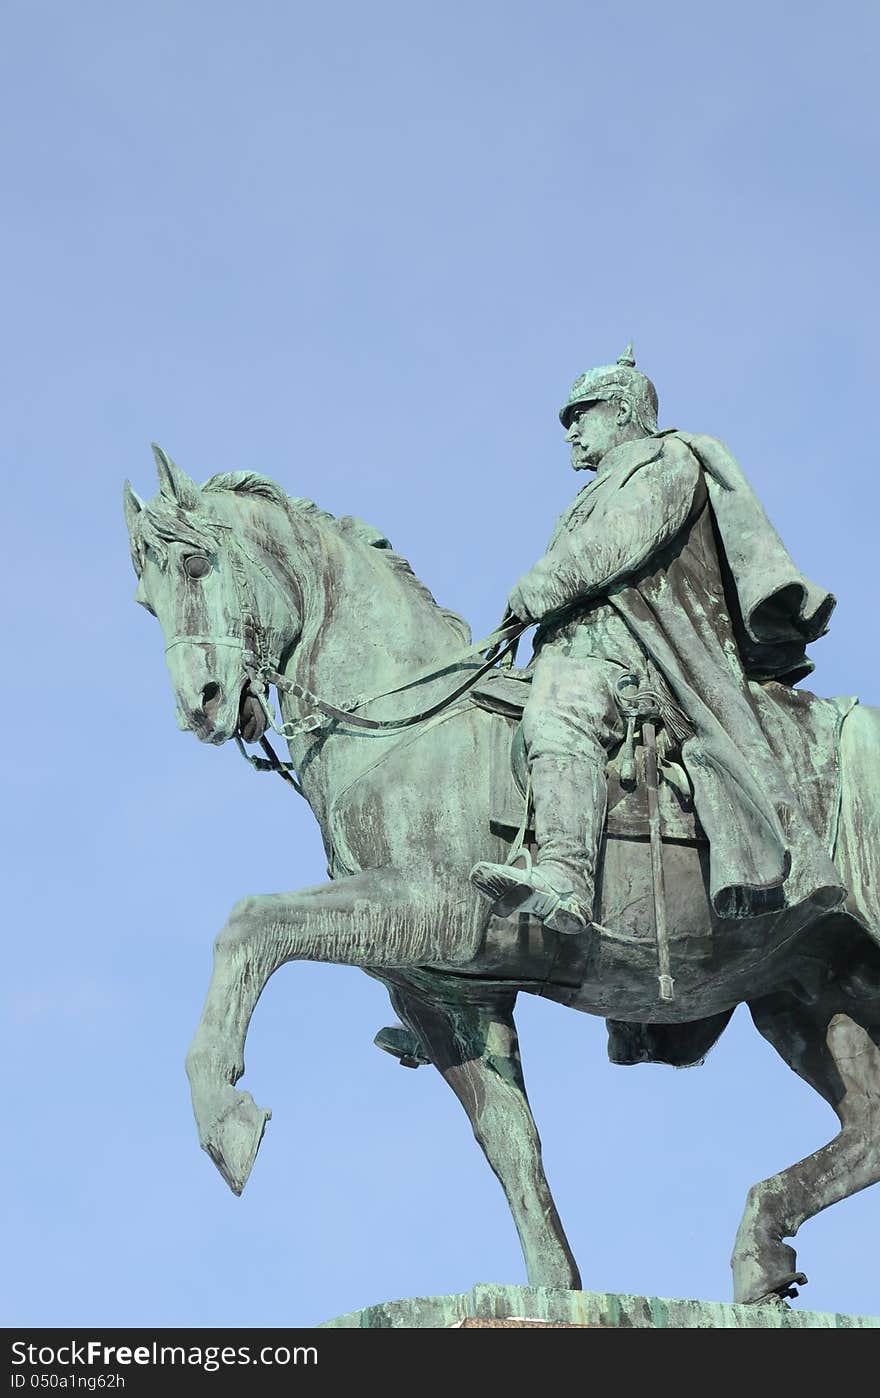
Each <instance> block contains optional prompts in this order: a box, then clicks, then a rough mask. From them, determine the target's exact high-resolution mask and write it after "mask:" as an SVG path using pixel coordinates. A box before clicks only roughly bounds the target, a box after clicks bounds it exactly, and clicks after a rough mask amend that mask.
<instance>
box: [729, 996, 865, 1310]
mask: <svg viewBox="0 0 880 1398" xmlns="http://www.w3.org/2000/svg"><path fill="white" fill-rule="evenodd" d="M840 1007H841V997H840V996H839V995H838V996H836V997H835V1003H834V1004H833V1005H831V1006H829V1005H828V1004H827V1003H826V1004H825V1005H823V1004H821V1003H820V1004H814V1005H804V1004H801V1003H799V1002H798V1001H796V1000H795V999H794V998H793V997H792V996H790V995H774V996H770V997H768V998H767V999H766V1000H760V1001H757V1002H756V1003H753V1004H751V1005H750V1006H749V1008H750V1010H751V1012H752V1018H753V1019H754V1021H755V1025H756V1027H757V1028H758V1030H759V1031H760V1032H761V1033H762V1034H763V1035H764V1037H765V1038H766V1039H768V1040H769V1041H770V1043H771V1044H772V1045H773V1047H774V1048H775V1049H776V1050H777V1052H778V1053H779V1054H780V1055H781V1057H782V1058H783V1059H784V1060H785V1062H786V1063H787V1064H788V1065H789V1067H790V1068H793V1069H794V1071H795V1072H796V1073H797V1074H798V1076H799V1077H802V1078H804V1079H805V1081H806V1082H808V1083H809V1084H810V1086H811V1087H814V1088H815V1089H816V1091H817V1092H819V1093H820V1094H821V1095H822V1096H823V1097H824V1098H825V1100H826V1101H827V1102H828V1103H830V1105H831V1106H832V1107H833V1108H834V1111H835V1112H836V1114H837V1116H838V1118H839V1120H840V1132H839V1133H838V1135H837V1136H835V1138H834V1140H833V1141H830V1142H829V1144H828V1145H827V1146H823V1147H822V1149H821V1150H817V1151H815V1152H814V1153H813V1154H812V1155H808V1156H807V1157H806V1159H804V1160H801V1161H799V1162H798V1164H797V1165H792V1166H791V1167H790V1168H789V1169H787V1170H783V1171H782V1172H781V1173H780V1174H778V1175H773V1176H771V1177H770V1178H769V1179H766V1180H763V1181H762V1182H761V1183H760V1184H756V1185H755V1186H754V1187H753V1188H752V1189H750V1190H749V1194H748V1198H747V1200H746V1208H745V1213H744V1214H743V1218H742V1222H741V1223H740V1226H739V1232H738V1234H737V1239H736V1245H735V1248H734V1253H733V1259H732V1266H733V1277H734V1298H735V1300H737V1301H746V1302H756V1301H762V1300H772V1299H775V1298H780V1297H784V1296H786V1295H789V1294H794V1293H793V1292H792V1291H791V1290H790V1288H791V1287H792V1284H793V1283H795V1282H797V1283H803V1281H805V1280H806V1278H804V1276H803V1274H802V1273H799V1272H798V1271H797V1270H796V1267H797V1262H796V1256H795V1252H794V1249H793V1248H790V1247H789V1246H788V1245H787V1244H786V1243H783V1241H782V1239H783V1238H793V1237H794V1235H795V1234H796V1233H797V1231H798V1229H799V1228H800V1226H801V1224H802V1223H805V1222H806V1220H807V1219H809V1218H812V1217H813V1216H814V1215H815V1214H818V1213H821V1211H822V1210H823V1209H827V1208H828V1206H829V1205H830V1204H836V1203H839V1202H840V1200H841V1199H846V1198H847V1197H848V1196H849V1195H850V1194H856V1193H857V1192H858V1191H859V1190H860V1189H866V1188H867V1186H868V1185H869V1184H875V1183H876V1182H877V1181H878V1180H880V1014H878V1013H877V1012H876V1011H875V1012H874V1013H873V1014H872V1015H870V1016H867V1017H866V1016H864V1015H863V1014H861V1013H859V1014H858V1018H859V1021H861V1022H857V1021H856V1019H854V1018H851V1016H850V1015H849V1014H844V1013H840V1012H839V1011H840ZM849 1008H850V1009H851V1010H852V1014H853V1015H855V1014H856V1013H857V1011H856V1010H855V1009H854V1008H853V1007H852V1006H851V1005H850V1006H849Z"/></svg>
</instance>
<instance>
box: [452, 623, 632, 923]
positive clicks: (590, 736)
mask: <svg viewBox="0 0 880 1398" xmlns="http://www.w3.org/2000/svg"><path fill="white" fill-rule="evenodd" d="M626 673H627V671H626V669H625V667H624V666H622V665H618V664H615V663H614V662H612V661H607V660H600V659H597V658H596V657H593V656H584V657H578V658H573V657H572V656H570V655H568V654H566V653H565V651H564V650H563V649H562V647H560V648H559V649H556V648H555V647H549V646H547V647H545V648H544V649H543V650H542V652H541V655H540V659H539V661H538V664H537V666H536V667H535V676H534V679H533V681H532V693H531V697H530V698H529V702H528V704H527V705H526V709H525V713H524V714H523V737H524V739H525V744H526V751H527V754H528V762H529V773H530V776H531V782H532V798H533V801H534V807H535V835H536V839H537V844H538V856H537V859H536V861H535V864H534V867H533V868H528V867H526V868H525V869H520V868H517V867H513V866H510V865H503V864H490V863H487V862H484V863H480V864H476V865H475V866H474V868H473V869H472V871H471V880H472V882H473V883H474V884H475V886H476V887H477V888H478V889H479V890H480V892H481V893H482V894H483V895H484V897H486V898H488V899H489V901H490V902H491V903H492V905H493V911H494V912H495V913H496V914H497V915H498V916H501V917H508V916H510V915H511V914H512V913H513V912H516V911H520V912H529V913H531V914H532V915H533V916H534V917H538V918H541V919H542V920H543V922H544V924H545V926H547V927H549V928H551V929H553V930H554V931H558V932H580V931H583V930H584V929H585V928H586V927H587V926H588V925H589V923H590V921H591V918H592V912H593V892H594V885H595V875H596V861H597V857H598V847H599V841H600V839H601V836H602V827H603V825H604V822H605V807H606V804H607V794H606V776H605V768H606V763H607V759H608V749H609V748H611V747H613V746H615V745H616V744H617V743H619V742H620V741H621V740H622V739H623V737H624V726H623V718H622V716H621V714H620V711H619V709H618V707H617V703H616V702H615V692H616V686H617V682H618V681H619V680H620V679H621V678H622V677H623V675H624V674H626ZM517 862H519V861H517Z"/></svg>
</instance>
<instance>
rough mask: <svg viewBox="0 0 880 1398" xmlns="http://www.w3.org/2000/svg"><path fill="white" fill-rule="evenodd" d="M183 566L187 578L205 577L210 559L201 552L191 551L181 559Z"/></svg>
mask: <svg viewBox="0 0 880 1398" xmlns="http://www.w3.org/2000/svg"><path fill="white" fill-rule="evenodd" d="M183 567H184V571H185V573H186V575H187V577H188V578H206V577H207V576H208V574H209V573H210V571H211V560H210V559H209V558H206V557H205V555H204V554H203V553H191V554H190V556H189V558H185V559H184V560H183Z"/></svg>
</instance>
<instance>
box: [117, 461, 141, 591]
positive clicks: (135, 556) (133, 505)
mask: <svg viewBox="0 0 880 1398" xmlns="http://www.w3.org/2000/svg"><path fill="white" fill-rule="evenodd" d="M122 508H123V510H124V511H125V523H126V525H127V526H128V539H129V543H130V544H131V561H132V563H133V564H134V570H135V572H136V573H137V574H138V575H140V568H139V566H138V560H139V559H140V548H139V547H138V533H137V524H138V515H139V514H140V512H141V510H142V509H143V508H144V502H143V500H142V499H141V497H140V496H139V495H138V493H137V491H136V490H133V489H132V485H131V481H126V482H125V485H124V486H123V487H122Z"/></svg>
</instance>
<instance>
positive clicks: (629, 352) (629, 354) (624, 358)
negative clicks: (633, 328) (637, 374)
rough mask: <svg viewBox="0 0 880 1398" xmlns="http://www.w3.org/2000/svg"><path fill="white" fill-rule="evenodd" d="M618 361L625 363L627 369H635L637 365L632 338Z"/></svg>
mask: <svg viewBox="0 0 880 1398" xmlns="http://www.w3.org/2000/svg"><path fill="white" fill-rule="evenodd" d="M617 362H618V364H621V365H623V367H624V368H625V369H634V368H635V367H636V357H635V355H634V354H633V346H632V340H630V342H629V344H628V345H627V347H626V349H625V350H624V351H623V354H622V355H621V356H620V358H619V359H618V361H617Z"/></svg>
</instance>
